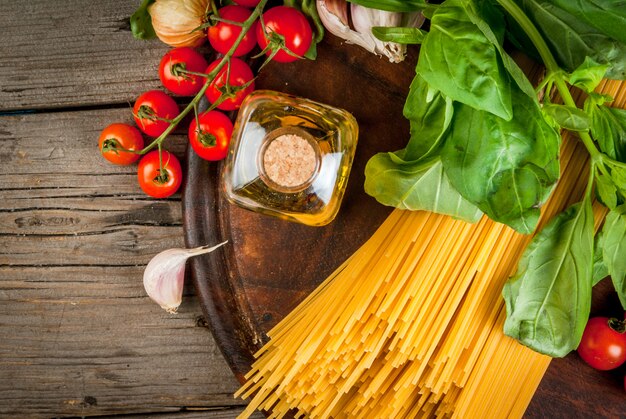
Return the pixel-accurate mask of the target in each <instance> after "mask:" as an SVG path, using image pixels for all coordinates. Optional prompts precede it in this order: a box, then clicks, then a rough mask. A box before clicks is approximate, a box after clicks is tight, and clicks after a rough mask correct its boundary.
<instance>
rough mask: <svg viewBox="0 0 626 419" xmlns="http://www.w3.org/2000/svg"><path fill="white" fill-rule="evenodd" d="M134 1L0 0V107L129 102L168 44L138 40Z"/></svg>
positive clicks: (152, 77) (154, 79)
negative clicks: (134, 32) (132, 29)
mask: <svg viewBox="0 0 626 419" xmlns="http://www.w3.org/2000/svg"><path fill="white" fill-rule="evenodd" d="M139 3H140V2H139V1H120V0H103V1H98V2H97V3H94V2H93V1H89V0H68V1H64V2H51V1H46V0H36V1H29V2H16V1H10V0H1V1H0V28H2V43H1V44H0V57H2V59H1V60H0V111H2V110H16V109H41V108H59V107H63V106H85V105H100V104H111V103H117V104H123V103H126V102H129V101H130V102H132V101H133V100H134V99H135V98H136V97H137V96H138V95H139V94H140V93H141V92H142V91H145V90H148V89H150V88H156V87H158V86H159V80H158V74H157V68H158V63H159V59H160V57H161V56H162V55H163V53H164V52H165V51H166V50H167V49H168V47H167V46H166V45H164V44H163V43H161V42H159V41H158V40H151V41H135V40H134V39H133V37H132V35H131V33H130V27H129V24H128V18H129V17H130V15H131V14H132V13H133V11H134V9H135V8H136V7H137V6H138V5H139Z"/></svg>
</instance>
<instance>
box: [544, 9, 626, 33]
mask: <svg viewBox="0 0 626 419" xmlns="http://www.w3.org/2000/svg"><path fill="white" fill-rule="evenodd" d="M550 3H552V4H554V5H555V6H557V7H560V8H561V9H563V10H565V11H567V12H568V13H570V14H571V15H572V16H575V17H576V18H577V19H579V20H581V21H583V22H585V23H587V24H589V25H590V26H593V27H594V28H596V29H597V30H598V31H599V32H600V33H602V34H604V35H606V36H608V37H610V38H613V39H617V40H618V41H620V42H622V43H626V31H625V30H624V29H625V28H626V3H624V2H623V1H615V0H586V1H581V0H578V1H572V0H551V1H550Z"/></svg>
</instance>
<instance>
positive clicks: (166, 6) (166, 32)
mask: <svg viewBox="0 0 626 419" xmlns="http://www.w3.org/2000/svg"><path fill="white" fill-rule="evenodd" d="M208 5H209V0H157V1H156V2H155V3H153V4H151V5H150V6H149V7H148V12H149V13H150V17H151V18H152V26H153V27H154V32H155V33H156V35H157V36H158V37H159V39H160V40H161V41H163V42H165V43H166V44H167V45H170V46H172V47H197V46H199V45H201V44H202V43H203V42H204V41H205V40H206V34H205V33H204V32H203V31H202V30H197V31H194V29H196V28H198V27H199V26H201V25H202V24H203V23H204V19H205V15H206V12H207V8H208Z"/></svg>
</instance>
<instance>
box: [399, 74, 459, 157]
mask: <svg viewBox="0 0 626 419" xmlns="http://www.w3.org/2000/svg"><path fill="white" fill-rule="evenodd" d="M453 113H454V107H453V105H452V101H451V100H450V99H449V98H446V97H445V96H443V95H442V94H441V92H439V91H437V90H436V89H433V88H432V87H431V86H429V85H428V83H426V82H425V81H424V79H423V78H422V77H421V76H420V75H419V74H418V75H416V76H415V78H414V79H413V81H412V82H411V88H410V90H409V94H408V96H407V98H406V102H405V104H404V117H405V118H406V119H408V120H409V121H410V124H411V139H410V140H409V143H408V144H407V146H406V149H405V152H404V158H405V159H406V160H418V159H421V158H424V157H429V156H431V155H432V154H433V153H434V152H435V151H436V150H437V149H438V148H439V146H440V145H441V143H442V141H443V139H444V134H445V133H446V131H447V129H448V126H449V125H450V122H451V120H452V115H453Z"/></svg>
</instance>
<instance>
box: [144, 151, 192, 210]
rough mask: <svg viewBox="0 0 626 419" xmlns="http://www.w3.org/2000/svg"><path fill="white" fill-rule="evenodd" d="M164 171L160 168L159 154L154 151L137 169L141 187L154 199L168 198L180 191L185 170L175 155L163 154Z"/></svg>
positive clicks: (166, 152)
mask: <svg viewBox="0 0 626 419" xmlns="http://www.w3.org/2000/svg"><path fill="white" fill-rule="evenodd" d="M162 160H163V170H162V171H161V170H160V166H159V152H158V150H153V151H151V152H149V153H148V154H146V155H145V156H143V158H142V159H141V160H140V161H139V166H138V168H137V177H138V179H139V186H141V189H142V190H143V191H144V192H145V193H146V195H150V196H152V197H154V198H167V197H168V196H171V195H173V194H174V192H176V191H177V190H178V188H179V187H180V185H181V183H182V181H183V169H182V168H181V166H180V162H179V161H178V159H177V158H176V156H175V155H173V154H172V153H170V152H168V151H163V152H162Z"/></svg>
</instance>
